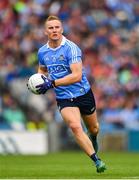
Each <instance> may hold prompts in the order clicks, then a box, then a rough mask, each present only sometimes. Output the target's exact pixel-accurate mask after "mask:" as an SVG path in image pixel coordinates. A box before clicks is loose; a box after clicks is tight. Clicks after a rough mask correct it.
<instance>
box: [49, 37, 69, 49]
mask: <svg viewBox="0 0 139 180" xmlns="http://www.w3.org/2000/svg"><path fill="white" fill-rule="evenodd" d="M65 42H66V37H65V36H62V41H61V44H60V46H58V47H56V48H51V47H50V46H49V44H48V42H47V44H46V46H47V48H48V49H53V50H56V49H58V48H59V47H61V46H64V45H65Z"/></svg>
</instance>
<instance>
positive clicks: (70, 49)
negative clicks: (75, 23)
mask: <svg viewBox="0 0 139 180" xmlns="http://www.w3.org/2000/svg"><path fill="white" fill-rule="evenodd" d="M81 56H82V53H81V50H80V49H79V47H78V46H77V45H76V44H75V43H73V42H72V41H70V40H68V39H66V38H65V37H64V36H63V38H62V42H61V45H60V46H59V47H57V48H51V47H49V45H48V43H47V44H46V45H44V46H42V47H41V48H40V49H39V51H38V59H39V65H40V66H43V67H46V68H47V71H48V74H49V76H50V78H51V79H52V80H55V79H59V78H62V77H64V76H66V75H68V74H70V73H71V70H70V65H71V64H73V63H77V62H80V61H81V60H82V59H81ZM54 89H55V93H56V98H57V99H69V98H74V97H78V96H81V95H84V94H85V93H87V92H88V91H89V89H90V85H89V82H88V80H87V78H86V75H85V72H84V70H82V80H81V81H80V82H77V83H73V84H70V85H66V86H57V87H55V88H54Z"/></svg>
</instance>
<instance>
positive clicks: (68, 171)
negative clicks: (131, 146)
mask: <svg viewBox="0 0 139 180" xmlns="http://www.w3.org/2000/svg"><path fill="white" fill-rule="evenodd" d="M99 155H100V157H101V158H102V159H103V160H104V161H105V162H106V164H107V170H106V172H105V173H102V174H98V173H96V169H95V166H94V165H93V164H92V162H91V160H90V159H89V158H88V157H87V156H86V155H85V154H84V153H83V152H80V151H76V152H60V153H50V154H47V155H44V156H41V155H40V156H23V155H0V179H6V178H8V179H15V178H18V179H139V153H126V152H122V153H119V152H115V153H114V152H113V153H112V152H107V153H100V154H99Z"/></svg>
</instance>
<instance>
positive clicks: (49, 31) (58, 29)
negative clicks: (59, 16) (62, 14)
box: [45, 20, 63, 41]
mask: <svg viewBox="0 0 139 180" xmlns="http://www.w3.org/2000/svg"><path fill="white" fill-rule="evenodd" d="M62 33H63V27H62V24H61V22H60V21H58V20H52V21H47V22H46V25H45V34H46V35H47V36H48V39H49V40H54V41H57V40H59V39H60V38H61V37H62Z"/></svg>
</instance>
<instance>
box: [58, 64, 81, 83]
mask: <svg viewBox="0 0 139 180" xmlns="http://www.w3.org/2000/svg"><path fill="white" fill-rule="evenodd" d="M70 69H71V74H69V75H67V76H65V77H63V78H60V79H56V80H55V86H66V85H69V84H73V83H76V82H80V81H81V79H82V61H80V62H77V63H73V64H71V65H70Z"/></svg>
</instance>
